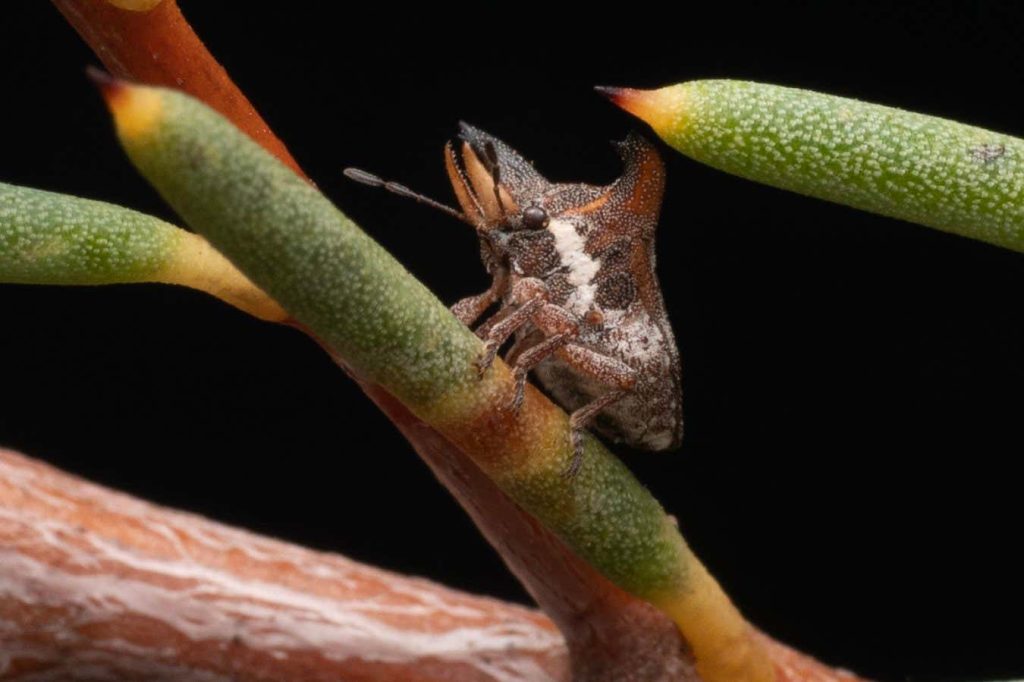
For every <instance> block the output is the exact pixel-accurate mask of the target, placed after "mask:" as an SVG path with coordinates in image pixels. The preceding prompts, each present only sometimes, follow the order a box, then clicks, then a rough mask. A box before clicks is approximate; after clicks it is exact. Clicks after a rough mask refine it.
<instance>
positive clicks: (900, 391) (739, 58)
mask: <svg viewBox="0 0 1024 682" xmlns="http://www.w3.org/2000/svg"><path fill="white" fill-rule="evenodd" d="M182 5H183V7H184V10H185V12H186V14H187V15H188V16H189V17H190V19H191V20H192V22H193V24H194V26H195V28H196V30H197V31H198V33H199V34H200V35H201V36H202V37H203V38H204V39H205V40H206V42H207V44H208V46H209V47H210V48H211V50H212V51H213V52H214V54H216V55H217V56H218V57H219V58H220V59H221V61H222V62H223V63H224V64H225V66H226V67H227V68H228V70H229V72H230V73H231V74H232V75H233V76H234V78H235V79H236V81H237V82H238V83H239V85H240V86H241V87H242V89H243V90H244V91H245V92H246V93H247V94H248V95H249V97H250V98H251V99H252V100H253V102H254V103H255V104H256V106H257V107H258V108H259V109H260V110H261V112H262V113H263V114H264V115H265V116H266V118H267V119H268V120H269V122H270V124H271V125H272V127H273V128H274V129H275V130H276V131H277V133H278V134H279V135H280V136H281V137H282V138H283V139H284V140H285V141H286V142H287V143H288V144H289V146H290V148H291V150H292V152H293V153H294V154H295V156H296V157H297V158H298V159H299V161H300V163H301V164H302V165H303V166H304V168H305V169H306V170H307V172H309V173H310V174H311V175H312V176H313V177H314V178H315V179H316V181H317V182H318V183H319V185H320V187H321V188H322V189H323V190H324V191H325V192H326V193H327V195H328V196H330V197H331V198H332V199H334V200H336V201H337V202H338V203H339V204H340V205H341V206H343V207H344V209H345V210H346V211H347V212H348V213H349V214H350V215H351V216H352V217H354V218H355V219H357V220H358V221H359V222H360V224H362V225H363V226H364V227H365V228H366V229H367V231H369V232H370V233H371V234H372V235H373V236H374V237H375V238H377V239H378V240H379V241H380V242H382V243H383V244H384V245H385V246H386V247H387V248H388V249H390V250H391V252H392V253H394V254H395V255H396V256H397V257H398V259H399V260H401V261H402V262H403V263H404V264H406V266H407V267H408V268H409V269H410V270H411V271H412V272H413V273H414V274H415V275H416V276H417V277H419V278H421V279H422V280H423V281H424V282H426V283H427V284H428V286H430V287H431V288H432V289H433V290H434V291H435V292H437V293H438V295H439V296H440V297H441V298H442V299H443V300H445V301H448V302H451V301H454V300H455V299H457V298H459V297H461V296H464V295H467V294H469V293H476V292H477V291H479V290H481V289H483V288H484V287H485V285H486V279H485V276H484V271H483V268H482V266H481V265H480V263H479V260H478V256H477V252H476V245H475V237H474V235H473V234H472V233H471V231H470V230H469V229H468V228H467V227H466V226H464V225H462V224H460V223H458V222H456V221H454V220H451V219H449V218H446V217H445V216H443V215H440V214H435V213H433V212H430V211H428V210H427V209H425V208H422V207H419V206H417V205H414V204H412V203H411V202H406V201H403V200H401V199H398V198H395V197H392V196H390V195H386V194H383V193H380V192H376V191H374V190H370V189H367V188H364V187H361V186H356V185H352V184H346V182H345V181H344V180H343V179H342V177H341V173H340V171H341V168H342V167H344V166H348V165H357V166H361V167H364V168H367V169H371V170H375V171H377V172H380V173H382V174H384V175H387V176H389V177H391V178H394V179H398V180H401V181H403V182H405V183H406V184H408V185H410V186H412V187H414V188H416V189H419V190H421V191H423V192H425V193H428V194H430V195H433V196H437V197H439V198H443V199H445V200H448V199H449V197H450V196H451V193H450V190H449V189H448V186H447V181H446V178H445V175H444V171H443V167H442V156H441V148H442V146H443V144H444V142H445V140H446V139H448V138H449V137H450V136H452V135H453V134H454V132H455V131H456V122H457V121H458V120H459V119H464V120H467V121H469V122H472V123H474V124H476V125H479V126H480V127H483V128H484V129H486V130H489V131H490V132H493V133H495V134H497V135H498V136H500V137H503V138H504V139H505V140H506V141H508V142H509V143H510V144H512V145H513V146H514V147H516V148H518V149H520V150H521V151H522V152H523V153H524V154H525V155H526V156H527V157H529V158H532V159H534V160H535V161H536V163H537V165H538V167H539V169H540V170H541V171H542V172H543V173H545V174H547V175H548V176H549V177H551V178H553V179H557V180H566V181H590V182H595V183H605V182H609V181H611V180H612V179H613V178H614V177H615V175H616V173H617V171H618V162H617V159H616V157H615V155H614V154H613V152H612V151H611V149H610V148H609V146H608V145H607V144H606V141H607V140H610V139H614V138H622V137H623V136H624V135H625V134H626V132H627V131H628V130H629V129H630V128H632V127H637V126H638V124H637V122H635V121H634V120H631V119H630V118H629V117H628V116H627V115H625V114H624V113H622V112H620V111H618V110H616V109H615V108H614V107H612V106H610V105H609V104H607V103H605V102H604V101H602V100H601V99H600V98H599V97H597V96H596V95H594V94H593V92H592V91H591V86H593V85H595V84H611V85H632V86H641V87H643V86H646V87H651V86H657V85H663V84H667V83H672V82H678V81H682V80H687V79H693V78H707V77H733V78H748V79H754V80H762V81H768V82H775V83H780V84H786V85H794V86H800V87H806V88H814V89H820V90H825V91H829V92H833V93H837V94H843V95H848V96H853V97H859V98H862V99H867V100H873V101H878V102H883V103H887V104H893V105H898V106H902V107H905V108H909V109H915V110H920V111H924V112H928V113H936V114H941V115H945V116H949V117H952V118H957V119H960V120H964V121H966V122H970V123H974V124H978V125H982V126H986V127H990V128H993V129H995V130H999V131H1005V132H1008V133H1012V134H1018V135H1024V116H1022V113H1024V103H1022V102H1021V98H1020V93H1021V89H1022V87H1021V86H1022V85H1024V69H1022V66H1024V63H1022V62H1024V41H1022V40H1021V38H1022V30H1021V28H1020V27H1021V26H1022V25H1024V23H1022V22H1024V11H1022V10H1021V9H1018V8H1017V7H1016V6H1015V4H1014V3H985V4H982V3H972V4H969V5H968V4H966V3H965V4H962V5H950V4H948V3H941V2H938V3H937V2H917V3H907V4H905V5H900V6H898V7H885V8H881V7H877V8H876V7H873V6H870V5H865V4H862V3H838V2H835V3H827V4H826V3H822V4H820V5H811V4H790V5H784V4H781V3H771V4H764V5H753V6H749V7H745V6H742V5H732V4H728V3H717V4H715V3H712V5H713V6H712V7H710V8H709V7H706V6H702V7H697V6H695V5H694V4H682V3H679V4H677V5H676V6H674V7H673V9H672V11H673V12H674V15H673V16H669V15H667V14H666V11H667V10H666V9H665V8H664V6H662V8H660V9H655V8H645V7H642V6H640V5H636V4H628V5H624V6H623V7H622V9H621V10H616V11H615V13H612V12H611V10H608V9H604V10H597V9H593V8H590V9H586V10H576V11H573V12H569V11H562V10H559V9H558V8H556V7H554V6H552V5H547V6H540V7H530V6H525V5H518V4H508V3H505V4H503V5H502V6H500V7H490V8H488V7H483V6H482V5H478V6H475V7H470V8H457V7H450V8H444V7H440V6H436V7H434V6H432V7H431V8H430V9H429V11H425V10H416V11H413V10H408V9H402V8H399V7H397V6H393V5H390V4H385V3H381V4H377V5H369V6H367V5H360V6H358V7H353V8H351V9H350V10H349V15H348V16H347V17H345V18H343V17H341V16H337V15H335V14H334V13H333V11H332V10H335V3H268V5H270V6H269V7H261V6H259V5H258V4H257V3H211V2H195V1H188V0H183V2H182ZM241 7H244V8H245V9H244V11H241V9H240V8H241ZM335 11H336V10H335ZM0 58H2V62H3V63H4V65H5V68H4V71H5V76H4V81H5V83H4V89H5V90H4V93H3V95H0V104H2V106H0V140H2V143H0V150H2V152H0V180H3V181H6V182H12V183H17V184H26V185H32V186H37V187H42V188H47V189H52V190H58V191H63V192H69V193H73V194H78V195H82V196H88V197H93V198H100V199H105V200H108V201H113V202H118V203H122V204H125V205H128V206H131V207H134V208H137V209H141V210H144V211H149V212H152V213H155V214H157V215H160V216H163V217H167V218H173V216H172V214H171V213H170V211H169V209H167V208H166V207H165V206H164V205H163V204H162V203H161V201H160V200H159V199H158V198H157V197H156V195H155V193H154V192H153V191H152V190H150V189H149V188H148V187H147V185H146V184H145V182H144V181H143V180H141V179H140V178H139V177H138V176H136V174H135V173H134V171H133V170H132V169H131V167H130V166H129V164H128V163H127V161H126V160H125V159H124V158H123V156H122V153H121V152H120V150H119V149H118V147H117V145H116V143H115V141H114V138H113V136H112V133H111V130H110V124H109V122H108V120H107V118H106V114H105V112H104V109H103V106H102V105H101V103H100V101H99V99H98V97H97V96H96V94H95V93H94V92H93V91H92V89H91V87H90V86H89V85H88V84H87V83H86V81H85V79H84V78H83V77H82V68H83V67H84V66H85V65H86V64H90V63H96V59H95V58H94V57H93V56H92V54H91V53H90V51H89V50H88V49H87V48H86V47H85V46H84V45H83V44H82V43H81V41H80V40H79V39H78V37H77V36H76V35H75V34H74V33H73V31H72V30H71V29H70V28H69V27H68V26H67V25H66V24H65V23H64V21H63V19H62V18H61V17H60V16H59V15H58V13H57V12H56V11H55V10H54V9H53V8H52V7H51V6H50V5H49V3H44V2H39V1H38V0H32V1H28V0H23V1H22V2H10V3H4V14H3V17H2V18H0ZM664 149H665V155H666V159H667V163H668V172H669V179H668V183H669V184H668V198H667V200H666V203H665V207H664V211H663V215H662V221H661V225H660V228H659V236H658V239H659V248H658V254H659V261H658V269H659V274H660V277H661V281H662V286H663V289H664V292H665V298H666V300H667V304H668V307H669V309H670V314H671V319H672V322H673V326H674V328H675V330H676V333H677V336H678V339H679V344H680V347H681V351H682V355H683V361H684V385H685V401H684V403H685V412H686V419H687V436H686V441H685V443H684V445H683V448H682V450H681V451H680V452H676V453H672V454H662V455H649V454H635V455H632V456H629V457H628V460H627V461H628V462H629V464H630V465H631V466H632V467H633V469H634V470H635V471H636V473H637V475H638V476H639V477H640V478H641V480H643V481H645V482H646V483H647V484H648V485H649V486H650V487H651V489H652V490H653V492H654V493H655V495H656V496H657V497H658V498H660V499H661V500H662V501H663V502H664V504H665V505H666V507H667V508H668V509H669V511H670V512H672V513H674V514H675V515H676V516H678V518H679V519H680V523H681V525H682V529H683V531H684V533H685V535H686V537H687V539H688V541H689V542H690V543H691V544H692V545H693V547H694V548H695V550H696V551H697V553H698V554H699V556H700V557H701V558H702V559H703V560H704V561H705V562H706V564H707V565H708V566H709V568H710V569H711V571H712V572H713V573H714V574H715V575H716V576H717V577H718V578H719V579H720V580H721V582H722V583H723V584H724V586H725V588H726V589H727V590H728V591H729V593H730V594H731V595H732V596H733V598H734V599H735V600H736V602H737V603H738V604H739V605H740V607H741V608H742V610H743V611H744V612H745V613H746V614H747V615H748V616H749V617H750V619H751V620H752V621H753V622H755V623H756V624H758V625H759V626H761V627H763V628H764V629H765V630H766V631H767V632H769V633H771V634H772V635H774V636H776V637H778V638H780V639H782V640H783V641H786V642H788V643H790V644H793V645H795V646H797V647H798V648H801V649H803V650H805V651H808V652H810V653H813V654H814V655H816V656H819V657H821V658H822V659H824V660H826V661H828V662H830V663H833V664H837V665H843V666H846V667H849V668H852V669H855V670H857V671H858V672H861V673H863V674H866V675H871V676H877V677H880V678H884V679H890V680H900V679H911V680H979V679H984V678H997V677H1000V676H1002V677H1006V676H1013V675H1017V676H1024V625H1022V622H1024V621H1022V620H1021V615H1020V614H1021V611H1022V609H1024V587H1022V585H1021V580H1020V578H1021V570H1022V563H1021V560H1020V558H1019V556H1018V546H1019V543H1020V536H1021V527H1022V524H1021V505H1020V503H1019V496H1020V492H1021V483H1020V479H1019V475H1018V467H1019V459H1020V456H1021V454H1022V453H1024V433H1022V429H1021V410H1022V407H1024V399H1022V396H1021V386H1022V384H1024V353H1022V348H1024V322H1022V318H1024V315H1022V310H1021V300H1022V292H1024V286H1022V285H1024V268H1022V265H1024V262H1022V260H1021V259H1022V257H1021V256H1020V255H1019V254H1015V253H1011V252H1007V251H1003V250H1000V249H997V248H995V247H991V246H987V245H985V244H980V243H975V242H972V241H969V240H966V239H962V238H958V237H953V236H949V235H944V234H941V233H937V232H935V231H932V230H929V229H926V228H922V227H917V226H912V225H908V224H905V223H901V222H898V221H894V220H889V219H884V218H880V217H876V216H872V215H867V214H862V213H858V212H856V211H853V210H851V209H847V208H844V207H839V206H834V205H829V204H826V203H823V202H819V201H816V200H812V199H807V198H803V197H799V196H796V195H792V194H787V193H784V192H781V191H777V190H774V189H770V188H766V187H761V186H758V185H755V184H753V183H750V182H747V181H743V180H740V179H737V178H733V177H729V176H726V175H724V174H722V173H719V172H716V171H713V170H710V169H708V168H705V167H702V166H700V165H698V164H696V163H694V162H691V161H689V160H688V159H685V158H683V157H681V156H679V155H677V154H675V153H674V152H671V151H670V150H668V149H667V148H664ZM0 310H2V322H0V444H3V445H5V446H8V447H12V448H16V449H20V450H22V451H25V452H27V453H30V454H32V455H35V456H38V457H41V458H43V459H45V460H47V461H49V462H52V463H54V464H56V465H57V466H60V467H63V468H65V469H68V470H70V471H73V472H76V473H79V474H81V475H83V476H86V477H88V478H90V479H93V480H96V481H99V482H102V483H105V484H107V485H111V486H114V487H117V488H121V489H124V490H127V491H130V492H132V493H134V494H137V495H140V496H142V497H145V498H148V499H152V500H155V501H158V502H160V503H163V504H168V505H173V506H176V507H182V508H185V509H190V510H194V511H197V512H200V513H202V514H205V515H208V516H211V517H213V518H216V519H219V520H222V521H226V522H229V523H234V524H240V525H242V526H245V527H247V528H251V529H255V530H258V531H260V532H264V533H269V534H271V535H275V536H279V537H283V538H287V539H289V540H292V541H295V542H299V543H302V544H306V545H310V546H314V547H318V548H323V549H328V550H333V551H338V552H342V553H344V554H346V555H348V556H351V557H354V558H356V559H359V560H361V561H366V562H370V563H374V564H379V565H381V566H384V567H388V568H392V569H396V570H399V571H404V572H410V573H415V574H420V575H425V576H429V577H431V578H433V579H436V580H439V581H441V582H444V583H446V584H449V585H453V586H457V587H460V588H463V589H467V590H472V591H477V592H482V593H487V594H492V595H497V596H501V597H505V598H511V599H517V600H526V597H525V595H524V594H523V592H522V590H521V589H520V588H519V587H518V585H517V584H516V583H515V581H514V580H513V579H512V578H511V577H510V576H509V575H508V574H507V572H506V571H505V569H504V568H503V566H502V565H501V562H500V560H499V559H498V558H497V556H496V555H495V554H494V553H493V552H492V550H491V549H490V548H489V547H488V546H487V545H486V544H485V543H484V542H483V540H482V539H481V538H480V537H479V536H478V534H477V533H476V532H475V530H474V529H473V527H472V525H471V524H470V522H469V521H468V520H467V519H466V517H465V516H464V515H463V513H462V512H461V510H460V509H459V508H458V507H457V505H456V504H455V503H454V502H453V501H452V500H451V499H449V497H448V496H447V494H446V493H445V492H444V491H443V489H441V487H440V486H439V485H437V483H436V482H435V481H434V480H433V479H432V477H431V475H430V474H429V472H428V471H427V470H426V468H425V467H424V466H423V464H421V463H420V462H419V461H418V459H417V458H416V456H415V455H414V454H413V452H412V451H411V449H410V448H409V447H408V445H407V444H406V443H405V442H404V441H403V440H402V439H401V437H400V436H399V435H398V434H397V432H396V431H395V430H394V428H392V427H391V426H390V425H389V423H388V422H387V420H386V419H385V418H384V417H383V416H381V415H380V414H379V413H378V412H377V411H376V409H375V408H374V407H373V406H372V405H371V404H370V403H369V402H368V401H367V400H366V399H365V398H364V397H363V396H362V395H361V394H360V392H359V391H358V389H357V388H356V387H355V386H354V385H353V384H352V382H351V381H349V380H347V379H346V378H345V377H344V376H343V375H342V374H341V373H340V372H338V371H337V370H336V369H335V368H334V367H333V366H332V364H331V363H330V362H329V361H328V359H327V358H326V357H325V356H324V354H323V353H322V352H321V351H320V350H319V349H318V348H317V347H316V346H314V344H313V343H311V342H310V341H309V340H308V339H307V338H305V337H303V336H302V335H300V334H299V333H297V332H294V331H291V330H289V329H285V328H277V327H274V326H271V325H266V324H262V323H259V322H257V321H254V320H252V319H249V318H247V317H246V316H244V315H243V314H241V313H238V312H236V311H234V310H233V309H230V308H228V307H226V306H225V305H222V304H221V303H219V302H217V301H215V300H212V299H208V298H206V297H204V296H202V295H200V294H195V293H192V292H190V291H187V290H183V289H175V288H170V287H159V286H136V287H109V288H103V289H85V288H83V289H63V288H40V287H28V286H4V287H0ZM625 454H626V455H629V454H630V453H625Z"/></svg>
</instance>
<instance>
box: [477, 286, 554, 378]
mask: <svg viewBox="0 0 1024 682" xmlns="http://www.w3.org/2000/svg"><path fill="white" fill-rule="evenodd" d="M542 305H544V301H543V300H541V299H539V298H535V299H532V300H530V301H526V302H525V303H523V304H522V305H519V306H517V307H516V308H515V309H514V310H513V311H512V312H511V313H508V314H504V313H506V310H507V309H502V310H499V311H498V312H497V313H496V314H495V316H496V317H497V316H502V315H503V317H502V318H501V321H500V322H498V323H497V324H495V325H493V326H490V328H489V329H488V330H487V336H486V337H485V339H484V352H483V353H482V354H481V355H480V357H479V358H478V359H477V361H476V368H477V371H479V372H480V375H481V376H483V374H484V372H486V371H487V369H488V368H489V367H490V366H491V363H493V362H494V357H495V356H496V355H497V354H498V349H499V348H501V345H502V344H503V343H505V341H507V340H508V337H510V336H512V335H513V334H515V333H516V331H517V330H518V329H519V328H520V327H522V326H523V325H524V324H526V323H528V322H529V321H530V318H531V317H532V316H533V313H534V312H535V311H536V310H537V309H538V308H540V307H541V306H542ZM485 324H487V323H485Z"/></svg>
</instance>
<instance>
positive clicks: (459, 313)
mask: <svg viewBox="0 0 1024 682" xmlns="http://www.w3.org/2000/svg"><path fill="white" fill-rule="evenodd" d="M507 286H508V275H507V273H506V272H505V271H504V270H498V271H497V272H495V273H494V279H493V280H492V281H491V286H490V287H488V289H487V291H485V292H483V293H482V294H477V295H476V296H467V297H466V298H463V299H461V300H459V301H458V302H456V304H455V305H453V306H452V314H453V315H455V317H457V318H459V321H460V322H462V324H464V325H466V326H467V327H472V326H473V323H474V322H476V321H477V320H478V319H480V316H481V315H483V314H484V311H485V310H487V309H488V308H490V307H491V306H492V305H494V304H495V303H497V302H498V300H499V299H500V298H501V296H502V294H504V293H505V288H506V287H507Z"/></svg>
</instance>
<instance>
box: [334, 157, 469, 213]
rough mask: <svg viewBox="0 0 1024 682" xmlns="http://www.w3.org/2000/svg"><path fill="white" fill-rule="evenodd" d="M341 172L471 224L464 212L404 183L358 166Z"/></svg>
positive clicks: (350, 177)
mask: <svg viewBox="0 0 1024 682" xmlns="http://www.w3.org/2000/svg"><path fill="white" fill-rule="evenodd" d="M342 173H344V175H345V177H346V178H348V179H349V180H355V181H356V182H358V183H360V184H363V185H369V186H370V187H380V188H383V189H385V190H387V191H388V192H391V193H392V194H397V195H398V196H400V197H405V198H406V199H412V200H413V201H416V202H417V203H420V204H426V205H427V206H430V207H432V208H436V209H437V210H438V211H441V212H442V213H447V214H448V215H450V216H452V217H453V218H458V219H459V220H461V221H462V222H464V223H468V224H470V225H473V223H472V222H471V221H470V220H469V218H467V217H466V214H465V213H462V212H460V211H456V210H455V209H454V208H452V207H451V206H448V205H447V204H442V203H441V202H440V201H435V200H433V199H431V198H430V197H428V196H424V195H422V194H419V193H418V192H413V191H412V190H411V189H409V188H408V187H406V186H405V185H402V184H399V183H397V182H391V181H390V180H384V179H383V178H381V177H380V176H378V175H374V174H373V173H368V172H366V171H364V170H360V169H358V168H346V169H345V170H343V171H342ZM474 227H475V225H474Z"/></svg>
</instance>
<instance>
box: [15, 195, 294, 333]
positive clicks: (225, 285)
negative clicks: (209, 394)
mask: <svg viewBox="0 0 1024 682" xmlns="http://www.w3.org/2000/svg"><path fill="white" fill-rule="evenodd" d="M0 282H10V283H19V284H76V285H96V284H122V283H137V282H162V283H166V284H180V285H184V286H189V287H192V288H194V289H199V290H201V291H205V292H207V293H210V294H212V295H214V296H217V297H218V298H221V299H223V300H224V301H226V302H228V303H230V304H231V305H234V306H236V307H238V308H240V309H242V310H244V311H246V312H248V313H250V314H252V315H255V316H257V317H260V318H263V319H267V320H283V319H284V317H285V315H284V311H283V310H282V309H281V307H280V306H278V305H277V304H276V303H275V302H274V301H273V300H271V299H270V298H269V297H268V296H267V295H266V294H265V293H263V292H262V291H261V290H259V289H258V288H257V287H256V286H254V285H253V284H252V282H250V281H249V280H248V279H247V278H246V277H245V276H244V275H243V274H242V273H241V272H239V271H238V269H237V268H235V267H234V266H233V265H231V263H229V262H228V261H227V260H226V259H225V258H224V257H223V256H221V255H220V253H218V252H217V251H216V250H215V249H213V248H211V247H210V245H209V243H207V242H206V240H204V239H203V238H202V237H200V236H198V235H195V234H192V233H191V232H186V231H185V230H182V229H181V228H178V227H175V226H174V225H171V224H169V223H166V222H164V221H162V220H159V219H157V218H154V217H152V216H148V215H145V214H142V213H139V212H137V211H132V210H129V209H126V208H121V207H120V206H115V205H113V204H108V203H104V202H102V201H92V200H90V199H80V198H78V197H72V196H67V195H64V194H55V193H53V192H45V191H42V190H37V189H30V188H28V187H18V186H15V185H8V184H4V183H0Z"/></svg>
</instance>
